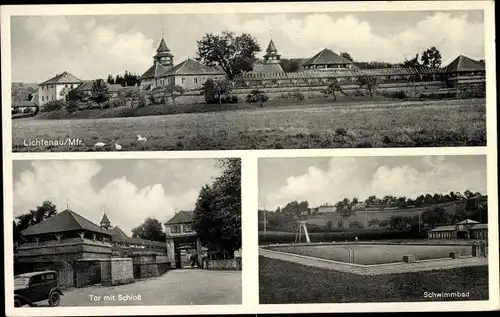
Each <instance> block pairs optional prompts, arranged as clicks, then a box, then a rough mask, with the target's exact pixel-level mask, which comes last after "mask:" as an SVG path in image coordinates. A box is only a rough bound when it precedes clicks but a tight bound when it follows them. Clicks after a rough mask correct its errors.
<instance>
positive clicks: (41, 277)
mask: <svg viewBox="0 0 500 317" xmlns="http://www.w3.org/2000/svg"><path fill="white" fill-rule="evenodd" d="M44 280H45V276H44V275H35V276H33V277H32V278H31V284H40V283H43V281H44Z"/></svg>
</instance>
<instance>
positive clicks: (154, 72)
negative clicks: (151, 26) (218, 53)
mask: <svg viewBox="0 0 500 317" xmlns="http://www.w3.org/2000/svg"><path fill="white" fill-rule="evenodd" d="M224 76H225V73H224V72H223V71H221V70H218V69H216V68H214V67H207V66H205V65H203V64H201V63H199V62H197V61H195V60H193V59H191V58H188V59H186V60H185V61H183V62H182V63H180V64H177V65H175V66H174V55H173V54H172V53H171V52H170V49H169V48H168V46H167V44H166V42H165V39H164V38H163V37H162V39H161V41H160V45H159V46H158V49H157V50H156V54H155V55H154V56H153V65H152V66H151V67H150V68H149V69H148V70H147V71H146V72H145V73H144V74H143V75H142V76H141V77H140V78H139V80H140V86H141V89H142V90H152V89H154V88H157V87H164V86H167V85H178V86H181V87H182V88H184V89H186V90H193V89H200V88H201V87H203V84H204V83H205V82H206V81H207V80H208V79H219V78H223V77H224Z"/></svg>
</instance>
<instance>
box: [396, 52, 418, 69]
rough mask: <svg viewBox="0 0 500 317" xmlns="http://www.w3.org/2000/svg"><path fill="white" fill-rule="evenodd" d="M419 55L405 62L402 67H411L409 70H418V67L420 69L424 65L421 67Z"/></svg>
mask: <svg viewBox="0 0 500 317" xmlns="http://www.w3.org/2000/svg"><path fill="white" fill-rule="evenodd" d="M418 56H419V55H418V54H416V55H415V57H414V58H412V59H410V60H408V59H407V60H405V61H404V62H403V63H402V64H401V66H402V67H409V68H416V67H420V66H422V65H420V63H419V61H418Z"/></svg>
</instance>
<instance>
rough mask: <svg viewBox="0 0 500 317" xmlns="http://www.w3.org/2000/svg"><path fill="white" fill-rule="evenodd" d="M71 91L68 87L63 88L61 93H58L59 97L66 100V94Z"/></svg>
mask: <svg viewBox="0 0 500 317" xmlns="http://www.w3.org/2000/svg"><path fill="white" fill-rule="evenodd" d="M70 91H71V88H69V87H68V86H65V87H64V88H63V89H62V90H61V92H59V96H61V97H63V98H64V99H68V94H69V92H70Z"/></svg>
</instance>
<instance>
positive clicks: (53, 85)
mask: <svg viewBox="0 0 500 317" xmlns="http://www.w3.org/2000/svg"><path fill="white" fill-rule="evenodd" d="M82 82H83V81H82V80H80V79H78V78H77V77H75V76H73V75H72V74H70V73H68V72H63V73H62V74H56V76H54V77H52V78H50V79H48V80H46V81H44V82H43V83H41V84H39V85H38V105H39V106H40V107H43V106H44V105H45V104H46V103H47V102H50V101H55V100H64V99H66V95H67V94H68V92H69V91H70V90H72V89H74V88H76V87H78V86H79V85H80V84H81V83H82Z"/></svg>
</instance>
